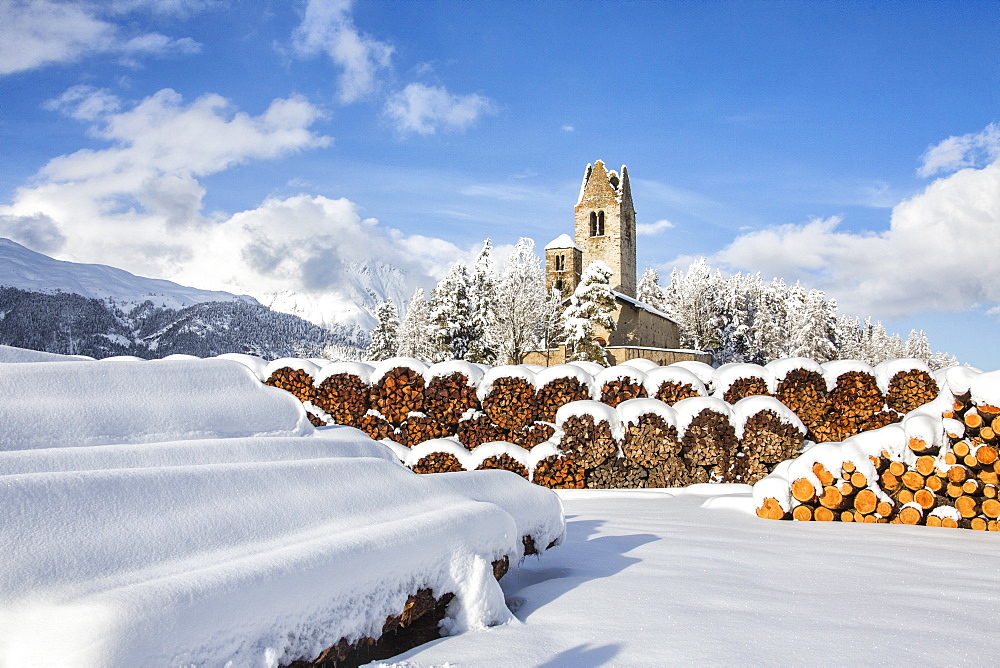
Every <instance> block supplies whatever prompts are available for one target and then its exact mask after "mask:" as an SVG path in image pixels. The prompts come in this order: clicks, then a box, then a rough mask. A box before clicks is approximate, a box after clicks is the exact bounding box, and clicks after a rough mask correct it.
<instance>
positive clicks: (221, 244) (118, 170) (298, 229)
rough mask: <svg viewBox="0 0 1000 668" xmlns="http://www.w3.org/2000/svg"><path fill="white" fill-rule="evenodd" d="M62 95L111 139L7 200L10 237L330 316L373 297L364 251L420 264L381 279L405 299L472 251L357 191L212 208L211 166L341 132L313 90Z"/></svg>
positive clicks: (55, 163)
mask: <svg viewBox="0 0 1000 668" xmlns="http://www.w3.org/2000/svg"><path fill="white" fill-rule="evenodd" d="M51 106H52V107H53V108H56V109H58V110H60V111H62V112H63V113H67V114H70V115H73V116H75V117H77V118H80V119H84V120H88V121H89V122H90V123H91V128H90V130H91V134H93V135H94V136H96V137H99V138H102V139H105V140H107V141H108V142H109V144H110V146H109V147H108V148H105V149H101V150H81V151H77V152H75V153H72V154H69V155H64V156H60V157H58V158H55V159H53V160H51V161H50V162H49V163H48V164H47V165H46V166H45V167H44V168H43V169H42V170H41V171H40V172H39V173H38V174H37V175H35V177H34V179H33V180H32V182H31V183H30V184H28V185H25V186H23V187H21V188H20V189H18V191H17V192H16V194H15V197H14V201H13V202H12V203H11V204H9V205H7V206H0V236H3V237H9V238H12V239H14V240H15V241H18V242H19V243H23V244H25V245H27V246H29V247H31V248H33V249H35V250H39V251H41V252H45V253H47V254H50V255H54V256H56V257H58V258H59V259H67V260H76V261H83V262H92V263H101V264H110V265H113V266H117V267H121V268H123V269H126V270H128V271H131V272H133V273H136V274H140V275H145V276H152V277H156V278H168V279H171V280H174V281H177V282H179V283H182V284H185V285H191V286H195V287H201V288H209V289H218V290H227V291H230V292H237V293H247V294H251V295H254V296H255V297H257V298H258V299H260V300H261V301H262V302H265V303H271V304H274V305H275V306H276V307H278V308H283V309H287V310H292V311H298V312H300V313H301V314H302V315H306V316H310V317H313V318H317V319H320V320H322V319H323V316H324V314H325V316H326V317H329V314H330V313H341V314H347V315H351V309H352V308H353V307H352V306H351V304H352V303H354V302H355V301H357V300H358V298H359V295H360V296H361V298H364V297H366V296H367V292H366V290H367V287H366V285H365V284H358V282H357V279H356V276H353V275H352V273H351V272H349V271H347V268H348V267H350V266H351V265H352V264H354V263H363V262H373V263H376V262H377V263H385V264H389V265H393V266H396V267H398V268H399V269H401V270H403V271H405V272H408V277H407V278H406V279H405V280H404V279H399V278H398V277H394V276H393V275H388V276H387V277H380V278H378V280H379V281H382V284H385V285H388V286H389V288H393V286H396V289H397V293H396V294H393V295H392V296H394V297H396V298H397V299H399V300H400V301H404V299H405V297H408V296H409V292H410V291H412V289H413V287H414V286H415V285H427V284H428V283H429V282H430V281H432V280H436V279H439V278H441V277H442V275H443V272H446V271H447V269H448V267H449V266H450V265H451V264H452V263H453V262H454V261H456V260H459V259H464V260H470V259H471V256H470V253H471V251H468V250H463V249H460V248H458V247H456V246H454V245H453V244H451V243H449V242H447V241H444V240H442V239H436V238H433V237H425V236H420V235H413V236H408V235H406V234H403V233H402V232H400V231H398V230H395V229H392V228H386V227H384V226H380V225H379V224H378V222H377V221H375V220H373V219H362V217H361V216H360V215H359V212H358V207H357V206H356V205H355V204H354V203H352V202H350V201H348V200H346V199H330V198H326V197H317V196H309V195H298V196H295V197H288V198H284V199H278V198H272V199H267V200H266V201H264V202H263V203H262V204H260V205H259V206H257V207H255V208H253V209H250V210H247V211H242V212H239V213H236V214H234V215H226V214H219V215H216V216H212V217H208V216H205V215H204V213H203V206H202V200H203V197H204V195H205V187H204V185H203V184H202V183H201V182H200V180H199V179H200V178H201V177H203V176H206V175H209V174H213V173H217V172H220V171H223V170H225V169H227V168H229V167H231V166H233V165H235V164H238V163H242V162H246V161H249V160H257V159H268V158H275V157H278V156H281V155H285V154H287V153H289V152H292V151H298V150H304V149H308V148H316V147H321V146H326V145H327V144H328V143H329V141H330V140H329V138H327V137H323V136H320V135H317V134H315V133H313V132H311V131H310V126H311V125H312V124H313V122H314V121H315V120H316V119H317V118H319V116H320V111H319V110H318V109H317V108H315V107H313V106H312V105H310V104H309V103H308V102H306V101H305V100H303V99H301V98H298V97H293V98H290V99H276V100H274V101H273V102H272V103H271V104H270V105H269V107H268V108H267V109H266V110H265V111H264V112H263V113H261V114H259V115H256V116H252V115H249V114H247V113H245V112H240V111H236V110H233V109H231V108H230V107H229V104H228V103H227V102H226V100H225V99H223V98H221V97H219V96H217V95H205V96H203V97H200V98H198V99H196V100H194V101H192V102H185V101H184V100H182V99H181V97H180V96H179V95H178V94H177V93H175V92H174V91H172V90H163V91H160V92H159V93H157V94H155V95H153V96H151V97H149V98H147V99H145V100H142V101H141V102H140V103H138V104H136V105H133V106H130V107H129V108H127V109H126V110H124V111H122V110H120V108H121V107H122V106H123V105H122V103H121V101H120V100H117V98H113V96H110V95H109V94H108V93H107V92H106V91H100V90H96V89H83V88H78V89H73V90H71V91H67V92H66V93H65V94H64V95H62V96H60V98H58V99H57V100H55V101H53V102H52V105H51ZM389 273H390V274H391V272H389ZM401 281H402V282H403V283H405V284H404V285H399V284H400V282H401ZM292 295H294V296H292ZM353 315H354V316H357V315H358V314H357V310H356V309H354V313H353ZM362 319H363V318H362Z"/></svg>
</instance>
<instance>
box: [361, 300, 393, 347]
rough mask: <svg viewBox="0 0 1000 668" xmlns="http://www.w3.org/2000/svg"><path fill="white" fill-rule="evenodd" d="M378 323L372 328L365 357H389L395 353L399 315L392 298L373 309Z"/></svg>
mask: <svg viewBox="0 0 1000 668" xmlns="http://www.w3.org/2000/svg"><path fill="white" fill-rule="evenodd" d="M375 317H376V318H378V324H377V325H375V329H373V330H372V334H371V337H372V342H371V344H370V345H369V346H368V351H367V355H366V356H367V357H368V359H370V360H373V361H380V360H385V359H389V358H390V357H393V356H395V355H396V347H397V345H398V343H397V339H398V338H399V315H398V314H397V313H396V305H395V304H393V303H392V300H391V299H390V300H388V301H385V302H383V303H382V304H379V307H378V308H377V309H376V310H375Z"/></svg>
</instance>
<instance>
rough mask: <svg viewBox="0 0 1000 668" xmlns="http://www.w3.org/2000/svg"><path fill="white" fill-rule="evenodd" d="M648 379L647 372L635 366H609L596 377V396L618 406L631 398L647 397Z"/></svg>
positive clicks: (604, 401)
mask: <svg viewBox="0 0 1000 668" xmlns="http://www.w3.org/2000/svg"><path fill="white" fill-rule="evenodd" d="M657 368H659V367H657ZM646 380H647V377H646V374H645V373H644V372H643V371H640V370H639V369H638V368H636V367H634V366H629V365H626V364H620V365H618V366H613V367H609V368H607V369H605V370H604V371H602V372H600V373H599V374H597V375H596V376H595V377H594V388H595V390H596V391H597V392H596V396H595V397H594V398H595V399H598V400H599V401H601V402H602V403H605V404H608V405H609V406H617V405H618V404H620V403H622V402H623V401H628V400H629V399H640V398H643V397H646V396H647V395H646Z"/></svg>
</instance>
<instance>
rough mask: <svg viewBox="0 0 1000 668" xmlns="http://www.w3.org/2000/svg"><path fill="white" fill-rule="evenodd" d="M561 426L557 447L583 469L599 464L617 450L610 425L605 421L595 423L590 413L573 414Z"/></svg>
mask: <svg viewBox="0 0 1000 668" xmlns="http://www.w3.org/2000/svg"><path fill="white" fill-rule="evenodd" d="M562 427H563V435H562V439H561V440H560V442H559V449H560V450H562V451H563V452H564V453H567V454H570V455H572V456H573V457H574V458H575V459H576V461H577V462H579V464H580V466H582V467H583V468H584V469H585V470H586V469H593V468H595V467H597V466H600V465H601V464H603V463H604V462H606V461H607V460H608V458H609V457H611V456H612V455H614V454H616V452H617V450H618V446H617V444H616V443H615V440H614V437H613V436H612V434H611V426H610V425H608V424H607V423H606V422H598V423H596V424H595V423H594V417H593V416H592V415H574V416H572V417H570V418H568V419H567V420H566V421H565V422H564V423H563V425H562Z"/></svg>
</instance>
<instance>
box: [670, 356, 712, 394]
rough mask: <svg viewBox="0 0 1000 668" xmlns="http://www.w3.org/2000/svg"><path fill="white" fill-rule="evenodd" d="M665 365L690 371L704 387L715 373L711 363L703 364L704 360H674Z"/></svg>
mask: <svg viewBox="0 0 1000 668" xmlns="http://www.w3.org/2000/svg"><path fill="white" fill-rule="evenodd" d="M667 366H672V367H678V368H681V369H684V370H685V371H690V372H691V373H693V374H694V375H695V376H696V377H697V378H698V380H700V381H701V382H702V384H703V385H704V386H705V387H706V388H707V387H709V386H710V385H711V383H712V376H713V375H714V374H715V369H714V368H713V367H712V365H711V364H705V363H704V362H697V361H695V360H688V361H685V362H674V363H673V364H669V365H667Z"/></svg>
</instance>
